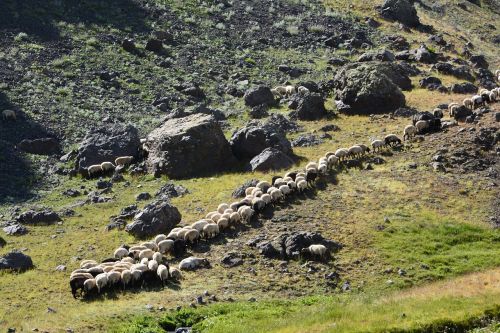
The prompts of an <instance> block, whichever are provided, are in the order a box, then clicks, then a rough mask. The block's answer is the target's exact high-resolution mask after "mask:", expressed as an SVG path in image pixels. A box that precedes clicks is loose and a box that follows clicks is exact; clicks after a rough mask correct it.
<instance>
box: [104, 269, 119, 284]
mask: <svg viewBox="0 0 500 333" xmlns="http://www.w3.org/2000/svg"><path fill="white" fill-rule="evenodd" d="M106 274H107V277H108V283H107V285H108V286H109V287H110V288H112V287H114V286H117V285H118V284H119V283H120V281H121V279H122V273H121V272H117V271H111V272H108V273H106Z"/></svg>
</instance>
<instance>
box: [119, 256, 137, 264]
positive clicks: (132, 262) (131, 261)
mask: <svg viewBox="0 0 500 333" xmlns="http://www.w3.org/2000/svg"><path fill="white" fill-rule="evenodd" d="M122 262H126V263H129V264H134V263H135V260H134V259H133V258H130V257H125V258H122Z"/></svg>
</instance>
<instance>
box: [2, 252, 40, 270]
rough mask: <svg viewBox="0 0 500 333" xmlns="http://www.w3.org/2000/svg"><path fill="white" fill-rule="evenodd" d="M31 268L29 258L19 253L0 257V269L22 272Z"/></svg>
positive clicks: (31, 261)
mask: <svg viewBox="0 0 500 333" xmlns="http://www.w3.org/2000/svg"><path fill="white" fill-rule="evenodd" d="M33 267H34V266H33V260H31V257H30V256H27V255H25V254H24V253H21V252H10V253H7V254H6V255H5V256H3V257H0V269H11V270H13V271H21V272H22V271H25V270H28V269H31V268H33Z"/></svg>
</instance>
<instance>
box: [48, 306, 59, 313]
mask: <svg viewBox="0 0 500 333" xmlns="http://www.w3.org/2000/svg"><path fill="white" fill-rule="evenodd" d="M56 312H57V311H56V310H55V309H53V308H51V307H48V308H47V313H56Z"/></svg>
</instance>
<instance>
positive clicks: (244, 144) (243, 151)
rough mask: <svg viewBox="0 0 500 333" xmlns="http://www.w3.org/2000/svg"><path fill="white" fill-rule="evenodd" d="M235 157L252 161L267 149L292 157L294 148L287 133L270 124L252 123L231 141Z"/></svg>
mask: <svg viewBox="0 0 500 333" xmlns="http://www.w3.org/2000/svg"><path fill="white" fill-rule="evenodd" d="M230 144H231V149H232V151H233V154H234V156H236V157H237V158H239V159H251V158H253V157H254V156H256V155H258V154H260V153H261V152H262V151H263V150H264V149H266V148H274V149H276V150H279V151H281V152H283V153H284V154H286V155H292V153H293V152H292V146H291V144H290V141H288V139H287V138H286V136H285V133H283V132H282V131H280V130H279V129H278V128H275V127H273V126H270V125H268V124H264V125H261V124H258V123H251V124H249V125H247V126H246V127H243V128H240V129H239V130H237V131H236V132H234V133H233V135H232V136H231V140H230Z"/></svg>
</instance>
